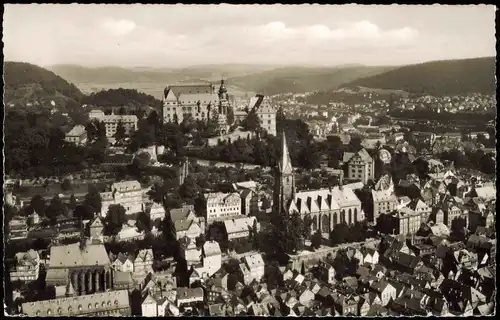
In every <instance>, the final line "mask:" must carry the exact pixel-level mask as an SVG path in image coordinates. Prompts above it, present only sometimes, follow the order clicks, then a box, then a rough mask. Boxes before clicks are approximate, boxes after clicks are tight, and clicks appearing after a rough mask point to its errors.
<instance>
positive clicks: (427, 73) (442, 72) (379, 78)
mask: <svg viewBox="0 0 500 320" xmlns="http://www.w3.org/2000/svg"><path fill="white" fill-rule="evenodd" d="M495 70H496V68H495V58H494V57H488V58H477V59H463V60H445V61H433V62H427V63H422V64H416V65H411V66H405V67H399V68H397V69H394V70H390V71H387V72H385V73H381V74H378V75H374V76H369V77H364V78H361V79H357V80H354V81H352V82H349V83H346V84H344V85H342V87H355V86H361V87H368V88H379V89H394V90H404V91H407V92H411V93H423V94H431V95H448V94H458V93H467V92H477V93H485V94H493V93H494V92H495V90H496V84H495Z"/></svg>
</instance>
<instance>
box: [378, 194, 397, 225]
mask: <svg viewBox="0 0 500 320" xmlns="http://www.w3.org/2000/svg"><path fill="white" fill-rule="evenodd" d="M372 199H373V221H377V218H378V217H379V216H380V214H388V213H390V212H392V211H394V210H395V209H396V207H397V205H398V199H397V197H396V195H395V194H394V193H393V191H392V190H391V189H386V190H380V191H376V190H372Z"/></svg>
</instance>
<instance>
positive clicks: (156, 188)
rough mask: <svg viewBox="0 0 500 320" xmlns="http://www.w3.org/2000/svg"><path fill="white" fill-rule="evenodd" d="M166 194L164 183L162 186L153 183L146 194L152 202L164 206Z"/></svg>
mask: <svg viewBox="0 0 500 320" xmlns="http://www.w3.org/2000/svg"><path fill="white" fill-rule="evenodd" d="M167 193H168V192H167V190H166V188H165V184H164V183H163V184H162V185H160V184H158V183H155V184H154V185H153V186H152V187H151V189H150V190H149V191H148V193H147V194H148V196H149V199H150V200H152V201H153V202H156V203H160V204H164V200H165V197H166V195H167Z"/></svg>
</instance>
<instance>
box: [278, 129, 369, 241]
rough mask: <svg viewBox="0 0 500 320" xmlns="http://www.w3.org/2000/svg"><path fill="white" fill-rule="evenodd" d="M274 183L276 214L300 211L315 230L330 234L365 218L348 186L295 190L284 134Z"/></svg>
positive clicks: (358, 201)
mask: <svg viewBox="0 0 500 320" xmlns="http://www.w3.org/2000/svg"><path fill="white" fill-rule="evenodd" d="M274 183H275V185H274V194H273V214H278V215H279V214H292V213H293V212H298V213H299V214H300V216H301V217H302V218H304V217H305V216H306V215H309V216H310V217H311V219H312V229H313V231H316V230H318V229H319V230H320V232H321V233H330V232H331V231H332V230H333V229H334V227H335V226H336V225H337V224H339V223H346V224H347V225H352V224H354V223H356V222H360V221H363V220H364V219H365V214H364V212H363V210H362V209H361V201H360V200H359V198H358V197H357V196H356V194H355V193H354V191H353V190H352V189H350V188H348V187H341V186H332V187H329V188H325V189H317V190H304V191H297V190H296V186H295V176H294V172H293V166H292V160H291V157H290V152H289V150H288V145H287V140H286V135H285V133H284V132H283V133H282V134H281V154H280V158H279V161H278V166H277V168H276V171H275V177H274Z"/></svg>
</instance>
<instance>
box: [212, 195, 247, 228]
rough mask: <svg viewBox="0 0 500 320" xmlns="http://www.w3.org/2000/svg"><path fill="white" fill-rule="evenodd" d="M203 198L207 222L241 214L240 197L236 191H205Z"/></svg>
mask: <svg viewBox="0 0 500 320" xmlns="http://www.w3.org/2000/svg"><path fill="white" fill-rule="evenodd" d="M205 199H206V200H207V213H206V220H207V223H209V222H210V221H214V220H217V219H220V220H225V219H227V218H229V217H235V216H239V215H241V198H240V195H239V194H238V193H236V192H232V193H222V192H217V193H207V194H205Z"/></svg>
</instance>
